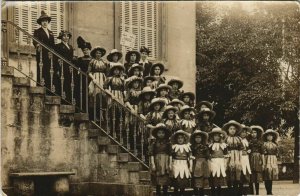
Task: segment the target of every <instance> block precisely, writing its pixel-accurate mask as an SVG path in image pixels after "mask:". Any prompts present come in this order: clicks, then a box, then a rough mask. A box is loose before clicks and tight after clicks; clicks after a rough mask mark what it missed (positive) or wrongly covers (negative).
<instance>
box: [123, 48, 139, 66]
mask: <svg viewBox="0 0 300 196" xmlns="http://www.w3.org/2000/svg"><path fill="white" fill-rule="evenodd" d="M132 54H135V55H136V60H135V62H136V63H138V62H139V61H140V59H141V54H140V53H139V52H138V51H135V50H131V51H128V52H127V53H126V55H125V60H126V61H127V62H128V63H129V62H130V56H131V55H132Z"/></svg>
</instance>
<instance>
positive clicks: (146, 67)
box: [139, 46, 152, 77]
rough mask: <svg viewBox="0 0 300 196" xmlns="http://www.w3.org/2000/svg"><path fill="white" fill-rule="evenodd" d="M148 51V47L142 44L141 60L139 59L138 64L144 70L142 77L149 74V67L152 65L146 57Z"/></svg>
mask: <svg viewBox="0 0 300 196" xmlns="http://www.w3.org/2000/svg"><path fill="white" fill-rule="evenodd" d="M150 52H151V51H150V50H149V49H148V48H146V47H145V46H142V47H141V49H140V53H141V60H140V62H139V64H140V65H142V66H143V68H144V71H143V76H144V77H146V76H149V75H150V69H151V67H152V63H151V62H150V61H149V60H148V59H147V58H148V56H149V54H150Z"/></svg>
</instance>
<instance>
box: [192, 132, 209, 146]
mask: <svg viewBox="0 0 300 196" xmlns="http://www.w3.org/2000/svg"><path fill="white" fill-rule="evenodd" d="M197 135H200V136H201V137H202V140H203V143H207V140H208V133H206V132H204V131H201V130H195V131H194V133H192V135H191V138H190V143H191V144H193V143H195V137H196V136H197Z"/></svg>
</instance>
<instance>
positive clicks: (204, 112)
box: [197, 108, 216, 120]
mask: <svg viewBox="0 0 300 196" xmlns="http://www.w3.org/2000/svg"><path fill="white" fill-rule="evenodd" d="M203 114H208V115H209V116H210V120H212V119H214V118H215V116H216V112H215V111H212V110H210V109H209V108H204V109H202V110H200V112H199V113H198V114H197V117H198V118H199V117H200V116H203Z"/></svg>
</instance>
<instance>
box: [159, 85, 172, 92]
mask: <svg viewBox="0 0 300 196" xmlns="http://www.w3.org/2000/svg"><path fill="white" fill-rule="evenodd" d="M162 89H167V90H169V91H170V90H171V89H172V88H171V87H170V86H169V85H167V84H160V85H159V86H158V87H157V88H156V89H155V90H156V92H159V91H161V90H162Z"/></svg>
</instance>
